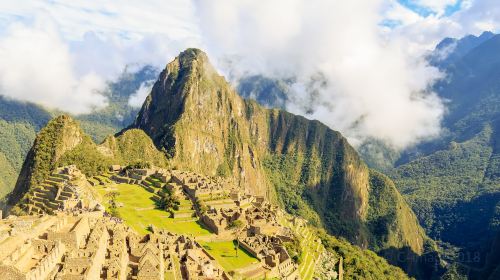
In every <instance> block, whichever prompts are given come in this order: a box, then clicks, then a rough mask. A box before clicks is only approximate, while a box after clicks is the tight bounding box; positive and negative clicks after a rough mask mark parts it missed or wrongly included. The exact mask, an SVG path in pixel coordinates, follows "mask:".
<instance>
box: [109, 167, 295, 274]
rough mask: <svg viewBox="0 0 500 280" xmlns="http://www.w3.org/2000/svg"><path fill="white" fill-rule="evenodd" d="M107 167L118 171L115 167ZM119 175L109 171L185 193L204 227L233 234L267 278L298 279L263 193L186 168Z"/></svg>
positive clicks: (224, 235)
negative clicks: (262, 269) (244, 190)
mask: <svg viewBox="0 0 500 280" xmlns="http://www.w3.org/2000/svg"><path fill="white" fill-rule="evenodd" d="M113 171H115V172H117V173H120V172H119V169H118V168H113ZM120 174H121V175H113V176H112V178H113V180H116V181H117V182H128V183H136V184H139V185H141V186H143V187H144V188H146V189H147V190H149V191H151V192H153V193H156V194H161V192H160V191H159V188H163V187H164V188H167V189H168V190H169V192H170V193H172V194H174V195H177V196H182V197H187V198H188V199H189V200H190V201H191V202H192V210H194V213H196V215H197V216H198V217H199V219H200V221H201V222H202V223H203V224H204V225H205V226H206V227H207V228H208V229H210V230H211V231H212V232H213V233H215V234H217V235H218V236H219V237H221V238H226V239H230V238H233V239H234V238H236V239H237V240H238V243H239V244H240V245H241V247H242V248H243V249H245V250H246V251H247V252H248V253H250V254H251V255H252V256H254V257H255V258H257V259H258V260H259V261H260V262H261V263H262V266H263V267H264V268H265V269H266V270H267V273H266V274H267V276H268V277H279V278H280V279H298V278H299V274H298V269H297V264H295V262H294V261H293V260H292V258H291V257H290V255H289V254H288V252H287V251H286V249H285V248H284V246H283V244H282V243H283V242H284V241H290V240H291V239H292V238H293V236H292V235H291V233H290V231H287V230H286V229H285V228H284V227H283V226H281V225H280V224H279V223H278V221H277V219H278V216H279V214H280V211H278V208H277V207H276V206H273V205H272V204H270V203H269V202H267V201H266V200H265V199H264V197H262V196H252V195H250V194H245V193H243V192H241V191H239V190H237V189H234V188H230V186H229V184H227V183H225V182H223V181H221V180H220V179H218V178H209V177H206V176H202V175H199V174H196V173H192V172H186V171H177V170H173V171H167V170H163V169H128V170H125V171H122V172H121V173H120ZM151 178H153V179H151ZM174 215H175V212H174ZM278 233H280V234H278Z"/></svg>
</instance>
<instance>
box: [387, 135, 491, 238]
mask: <svg viewBox="0 0 500 280" xmlns="http://www.w3.org/2000/svg"><path fill="white" fill-rule="evenodd" d="M494 133H496V132H495V131H494V130H492V129H491V127H490V126H486V127H484V129H483V130H482V131H481V132H480V133H479V134H477V135H476V136H475V137H473V138H472V139H470V140H467V141H465V142H462V143H457V142H452V143H451V144H450V146H449V148H448V149H446V150H441V151H438V152H436V153H433V154H432V155H429V156H427V157H422V158H419V159H417V160H415V161H413V162H410V163H408V164H405V165H402V166H401V167H399V168H398V169H397V173H396V174H394V178H395V180H396V183H397V185H398V187H399V189H400V190H401V192H402V193H403V194H404V195H405V196H406V198H407V199H408V201H409V203H410V205H411V206H412V208H413V210H414V211H415V213H416V214H417V216H418V218H419V220H420V222H421V224H422V225H423V226H424V227H425V228H426V230H427V232H428V233H429V235H430V236H431V237H433V238H437V239H441V240H443V241H446V242H451V243H453V244H455V245H460V246H464V245H466V244H468V245H470V242H477V241H481V239H482V238H489V237H491V234H489V235H481V236H478V235H477V232H478V229H488V228H491V229H494V228H495V227H496V226H495V220H498V218H500V213H497V212H496V209H497V207H499V206H500V203H499V199H500V187H499V186H500V184H498V182H499V181H498V177H495V176H496V175H494V174H496V173H497V172H498V171H494V170H498V167H496V166H495V165H496V163H495V159H496V158H497V156H496V155H495V153H494V151H493V149H492V147H491V146H490V143H491V141H492V140H493V139H492V138H494V137H498V136H494Z"/></svg>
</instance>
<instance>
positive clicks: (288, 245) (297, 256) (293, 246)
mask: <svg viewBox="0 0 500 280" xmlns="http://www.w3.org/2000/svg"><path fill="white" fill-rule="evenodd" d="M283 245H284V246H285V249H286V251H287V252H288V254H289V255H290V257H291V258H292V259H293V261H294V262H295V263H296V264H300V263H301V262H302V246H301V244H300V238H299V237H298V236H297V235H295V236H294V238H293V240H292V241H287V242H283Z"/></svg>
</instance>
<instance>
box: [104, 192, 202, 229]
mask: <svg viewBox="0 0 500 280" xmlns="http://www.w3.org/2000/svg"><path fill="white" fill-rule="evenodd" d="M96 188H97V191H98V192H99V194H100V195H101V196H102V199H103V201H106V198H104V195H106V193H108V192H111V191H117V192H119V193H120V195H119V196H118V198H117V199H116V201H117V203H119V204H120V203H121V204H123V207H119V208H118V212H119V213H120V216H121V218H122V219H123V220H124V221H125V222H126V223H127V224H128V225H130V226H131V227H132V228H133V229H135V230H136V231H137V232H138V233H140V234H145V233H147V227H148V225H150V224H151V225H154V226H156V227H158V228H164V229H166V230H168V231H170V232H173V233H178V234H187V235H193V236H205V235H209V234H210V232H209V231H208V230H207V229H205V228H204V227H202V226H201V225H200V224H199V223H198V222H197V221H193V220H192V219H190V220H179V219H173V218H170V217H169V216H170V214H169V213H167V212H165V211H163V210H159V209H155V202H154V201H153V200H152V197H153V194H152V193H150V192H148V191H147V190H145V189H144V188H143V187H141V186H138V185H131V184H117V185H106V186H97V187H96Z"/></svg>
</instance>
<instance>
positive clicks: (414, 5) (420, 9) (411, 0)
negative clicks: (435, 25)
mask: <svg viewBox="0 0 500 280" xmlns="http://www.w3.org/2000/svg"><path fill="white" fill-rule="evenodd" d="M437 2H439V0H438V1H437ZM398 3H400V4H401V5H403V6H405V7H407V8H408V9H410V10H412V11H414V12H416V13H418V14H419V15H421V16H423V17H427V16H429V15H436V14H437V12H436V11H435V10H433V9H432V8H430V7H428V6H425V5H422V4H419V1H415V0H398ZM462 3H463V0H457V1H456V2H455V3H454V4H451V5H445V8H444V13H443V16H451V15H452V14H454V13H455V12H457V11H459V10H460V8H461V6H462Z"/></svg>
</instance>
